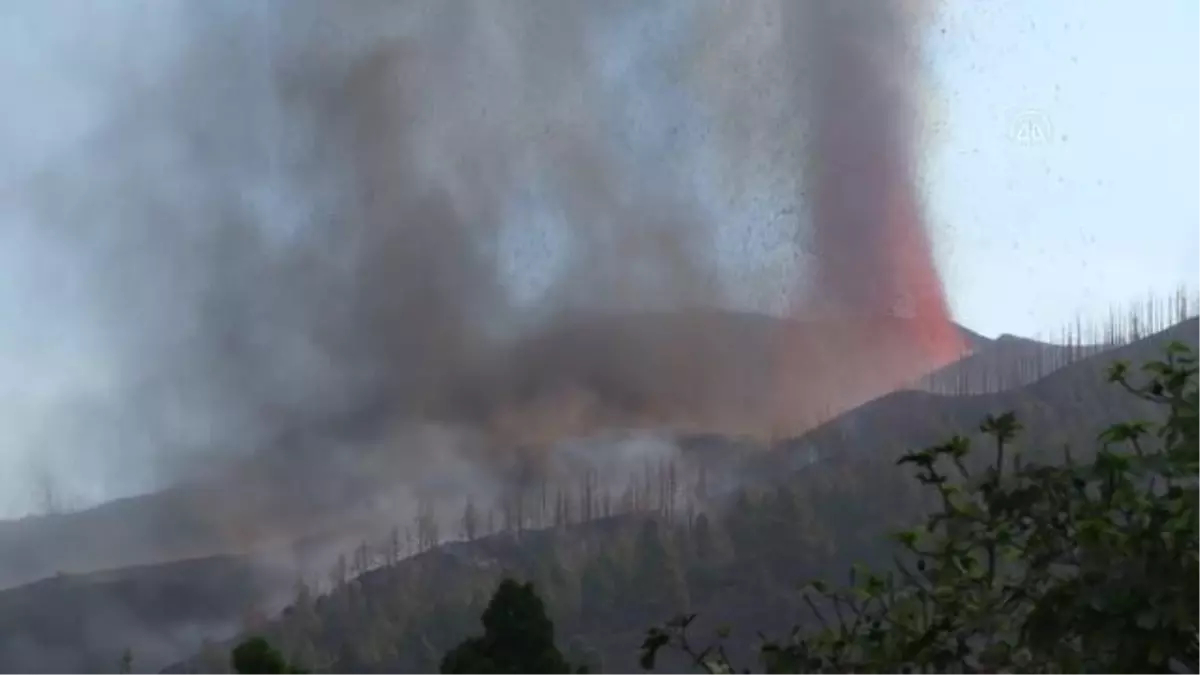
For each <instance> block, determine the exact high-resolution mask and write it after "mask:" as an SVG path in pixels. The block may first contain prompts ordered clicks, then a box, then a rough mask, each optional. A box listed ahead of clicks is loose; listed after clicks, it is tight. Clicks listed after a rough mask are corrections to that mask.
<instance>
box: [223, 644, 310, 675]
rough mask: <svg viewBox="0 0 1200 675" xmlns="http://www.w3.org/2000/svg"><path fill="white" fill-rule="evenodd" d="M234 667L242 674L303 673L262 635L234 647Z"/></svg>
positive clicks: (232, 654)
mask: <svg viewBox="0 0 1200 675" xmlns="http://www.w3.org/2000/svg"><path fill="white" fill-rule="evenodd" d="M230 661H232V663H233V669H234V670H236V671H237V672H238V673H241V674H242V675H250V674H251V673H254V674H255V675H259V674H266V673H303V672H304V671H303V670H300V669H298V668H296V667H295V666H292V665H291V664H289V663H288V662H287V661H286V660H285V659H284V658H283V655H282V654H280V653H279V651H278V650H277V649H275V648H274V647H272V646H271V644H270V643H268V642H267V641H266V640H265V639H263V638H261V637H252V638H249V639H247V640H245V641H244V642H242V643H241V644H239V645H238V646H236V647H234V648H233V652H232V653H231V654H230Z"/></svg>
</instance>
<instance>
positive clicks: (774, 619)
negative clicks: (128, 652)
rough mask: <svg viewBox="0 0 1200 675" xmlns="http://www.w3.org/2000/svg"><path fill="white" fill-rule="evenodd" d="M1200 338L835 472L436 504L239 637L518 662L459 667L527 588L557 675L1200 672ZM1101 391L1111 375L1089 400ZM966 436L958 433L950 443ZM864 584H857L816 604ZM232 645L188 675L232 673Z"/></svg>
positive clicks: (1118, 352) (424, 665)
mask: <svg viewBox="0 0 1200 675" xmlns="http://www.w3.org/2000/svg"><path fill="white" fill-rule="evenodd" d="M1196 328H1197V327H1196V322H1195V320H1194V319H1193V320H1189V321H1187V322H1184V323H1182V324H1178V325H1176V326H1173V327H1171V328H1169V329H1168V330H1166V331H1164V332H1162V333H1160V334H1159V335H1157V336H1156V339H1153V340H1145V339H1142V340H1137V341H1134V340H1125V342H1127V343H1128V344H1127V345H1126V346H1124V347H1120V348H1116V349H1112V350H1109V351H1107V352H1106V354H1105V355H1103V356H1100V357H1095V358H1089V359H1083V360H1081V361H1080V362H1079V363H1075V364H1069V367H1066V366H1064V367H1063V368H1061V372H1058V373H1054V374H1051V375H1049V376H1047V377H1044V378H1042V379H1041V380H1039V383H1038V386H1039V387H1041V390H1040V391H1041V394H1040V395H1039V394H1038V391H1039V390H1038V389H1037V388H1036V387H1024V388H1021V389H1020V390H1018V391H1019V392H1020V396H1018V397H1014V398H1012V399H1001V400H995V399H987V401H988V403H990V404H992V405H993V406H994V405H995V404H997V403H1008V402H1017V403H1020V402H1023V401H1027V400H1032V401H1034V404H1033V405H1032V407H1030V406H1024V409H1023V410H1022V409H1021V408H1022V406H1020V405H1014V406H1012V407H1013V408H1015V409H1016V410H1015V411H1014V412H1001V411H999V410H994V411H993V412H984V413H980V414H978V415H977V416H976V417H974V420H973V422H970V421H961V422H960V421H957V420H959V419H960V417H959V416H956V415H949V416H948V417H947V418H946V419H942V420H939V423H938V425H937V427H936V428H937V430H938V431H940V432H941V433H942V434H943V435H942V436H941V442H938V441H937V440H933V441H930V442H929V443H928V444H926V445H912V444H909V441H910V440H912V439H916V438H917V437H919V436H921V434H922V433H926V432H927V430H917V431H915V432H913V433H908V434H906V433H897V436H898V438H899V439H900V444H901V445H902V446H903V447H906V448H907V450H908V451H907V452H905V451H903V450H902V451H898V452H882V451H879V450H878V449H875V450H873V451H871V452H850V451H848V450H847V451H846V452H841V453H836V454H832V455H829V456H820V457H817V458H815V459H813V460H812V461H811V462H809V463H808V464H807V465H805V466H803V467H801V468H799V469H795V470H792V471H789V472H783V471H774V472H765V473H767V474H770V475H774V476H775V477H776V479H775V480H771V481H768V480H757V481H753V482H748V483H747V484H745V485H743V486H741V487H739V488H738V489H736V490H733V491H730V492H729V493H728V494H724V495H721V496H719V497H718V496H713V495H710V494H707V493H706V490H707V489H709V485H708V480H709V479H708V476H706V474H705V472H704V471H703V470H700V471H697V472H695V473H694V475H689V476H683V475H681V472H680V471H679V469H678V468H677V467H675V466H674V465H672V464H671V463H669V462H663V463H658V464H653V465H647V466H646V467H645V471H644V472H643V473H642V475H640V476H637V477H635V478H634V479H632V480H631V486H630V488H629V490H627V491H626V492H625V493H623V494H621V495H618V496H614V495H610V494H608V493H606V492H598V491H597V490H596V489H595V486H594V484H593V483H592V482H591V481H590V479H587V478H585V479H584V480H582V481H581V483H580V486H579V490H578V491H577V492H576V493H574V494H572V493H567V492H565V491H562V490H554V491H549V490H544V489H540V486H539V488H538V489H534V490H531V491H530V492H529V493H528V494H519V495H518V497H517V498H515V499H514V500H513V501H512V502H511V503H508V504H502V505H500V506H499V507H498V508H493V509H487V510H485V509H481V508H480V507H478V506H477V505H475V504H474V502H472V501H468V502H467V503H466V505H465V507H464V509H463V512H462V514H461V518H460V524H461V532H459V533H457V534H458V536H457V537H455V538H454V539H455V540H452V541H446V540H445V539H446V538H447V537H446V535H445V534H444V533H443V532H442V531H441V530H440V529H439V528H438V526H437V523H438V522H439V521H438V519H437V518H435V517H434V515H433V514H432V513H430V512H429V511H428V510H426V511H422V512H421V514H420V515H419V516H418V518H417V520H416V522H414V523H413V524H412V526H411V527H409V528H405V529H406V530H407V533H406V534H401V533H402V531H403V530H402V529H401V528H400V527H397V528H396V530H395V531H394V533H393V535H392V537H391V539H390V541H389V542H386V543H383V544H379V545H374V546H372V545H369V544H366V543H364V544H363V545H362V546H360V547H359V548H358V549H357V550H356V551H354V552H351V553H350V554H348V555H347V556H343V557H342V559H341V560H340V561H339V563H338V564H337V565H336V566H335V568H334V570H332V572H331V574H330V575H329V578H328V581H327V585H326V586H325V588H324V589H321V588H319V587H318V585H317V584H309V583H305V582H298V583H297V587H296V589H295V598H294V601H293V602H292V603H291V604H290V605H289V606H288V607H287V608H286V609H285V610H284V611H283V613H282V614H281V615H280V616H279V617H278V618H276V619H272V620H265V619H264V618H263V617H262V616H249V617H247V620H246V624H245V626H244V628H245V630H244V631H243V636H248V635H251V636H259V637H261V638H262V639H263V640H265V642H262V643H261V644H260V645H259V646H260V647H262V646H263V645H271V646H272V647H270V648H268V649H269V650H274V649H278V652H274V651H271V652H270V653H271V654H273V655H275V656H278V657H279V658H278V660H277V661H276V662H275V663H276V666H277V667H283V665H286V666H287V667H288V668H291V669H294V670H299V669H303V670H311V671H317V672H325V671H329V672H399V671H403V672H430V671H434V670H438V669H439V668H441V669H443V671H445V672H517V670H512V669H509V670H505V669H504V668H505V667H509V668H516V667H517V666H504V665H496V664H492V665H485V666H481V665H480V664H481V663H482V662H479V661H474V662H472V661H470V659H468V660H467V661H466V663H468V664H469V663H474V664H475V666H474V667H475V668H481V667H487V668H495V669H493V670H479V669H476V670H471V669H469V668H468V666H463V665H462V663H461V660H462V658H467V657H469V656H470V654H475V656H474V657H471V658H476V657H478V658H482V657H480V656H479V654H481V653H482V652H479V651H478V650H479V649H483V647H480V645H483V644H485V643H487V644H491V643H490V642H488V640H489V639H491V638H488V635H490V634H491V633H490V632H486V633H485V635H484V636H483V637H480V638H477V639H476V638H472V639H476V640H477V641H476V642H474V643H470V644H471V645H474V647H470V648H469V649H468V648H466V647H461V648H459V649H456V647H460V643H462V644H463V645H467V644H468V643H465V642H462V641H463V640H464V638H466V637H467V636H469V635H472V634H477V633H478V632H479V629H480V624H479V622H480V618H481V616H483V617H484V623H485V625H487V623H488V620H487V618H486V616H487V610H488V608H489V606H490V603H492V602H499V601H501V600H502V597H501V596H502V595H504V594H503V593H500V592H498V591H497V589H498V588H499V589H501V590H504V589H505V588H508V594H507V596H506V597H509V601H511V602H517V603H518V604H521V603H524V604H523V605H522V606H525V607H526V610H528V606H529V603H530V602H532V601H531V600H529V599H528V598H526V599H524V600H520V599H519V598H520V597H523V596H521V594H520V593H518V592H517V591H515V590H513V588H512V587H511V583H510V584H509V585H508V586H506V585H505V584H504V583H502V582H503V581H504V580H506V579H509V580H517V581H519V582H521V583H525V582H528V583H529V584H531V586H529V587H525V586H519V585H518V588H527V589H528V592H529V593H530V594H533V596H534V598H536V603H533V604H536V605H538V606H539V607H540V606H541V603H544V607H545V616H544V618H545V621H546V623H551V622H552V623H551V625H552V629H551V631H550V633H549V635H551V636H552V640H551V642H553V643H555V644H553V645H551V647H553V649H554V650H556V651H555V653H556V654H559V656H560V657H561V658H559V660H554V659H551V660H550V661H548V662H547V663H554V664H558V665H557V666H555V667H556V668H557V667H565V666H566V665H568V664H570V667H571V668H572V669H577V668H584V669H586V670H588V671H590V672H600V671H625V672H629V671H634V670H637V669H639V668H644V667H646V668H648V667H654V668H657V669H658V670H662V671H667V672H670V671H679V670H684V669H700V670H707V671H709V672H729V671H730V669H740V668H750V669H754V670H768V671H770V672H897V671H900V672H926V671H929V672H995V671H996V670H1020V671H1031V672H1064V671H1071V670H1083V671H1092V670H1098V671H1103V672H1132V671H1135V670H1136V671H1138V672H1147V671H1149V672H1166V671H1171V670H1176V671H1178V670H1179V669H1182V670H1183V671H1185V672H1195V669H1196V665H1197V651H1196V649H1197V648H1196V635H1197V625H1196V606H1195V600H1194V599H1195V598H1196V597H1197V595H1198V590H1197V587H1196V583H1197V579H1198V578H1200V571H1198V570H1197V556H1196V553H1197V541H1196V536H1197V512H1196V481H1195V476H1196V474H1197V463H1196V460H1197V451H1196V448H1197V437H1196V433H1197V412H1196V411H1197V394H1196V365H1195V364H1196V361H1195V358H1194V356H1193V355H1192V353H1191V351H1190V347H1189V346H1185V345H1183V344H1179V342H1175V341H1173V338H1174V337H1180V338H1181V339H1182V341H1183V342H1187V343H1189V345H1190V346H1194V344H1195V334H1196ZM1168 343H1169V344H1170V346H1169V347H1168V346H1167V345H1168ZM1164 348H1165V349H1166V351H1165V355H1164ZM1130 362H1133V363H1137V364H1144V365H1143V366H1141V367H1140V369H1139V368H1131V367H1130V366H1128V365H1127V364H1128V363H1130ZM1114 364H1115V365H1114ZM1096 380H1100V381H1103V380H1107V381H1109V384H1108V385H1106V386H1103V387H1093V388H1094V389H1096V391H1094V392H1092V391H1088V392H1087V393H1088V396H1092V397H1091V398H1089V397H1088V396H1084V395H1083V391H1084V389H1083V388H1081V386H1080V383H1081V382H1094V381H1096ZM1056 381H1057V382H1058V385H1056V384H1055V382H1056ZM1056 386H1057V387H1058V388H1057V389H1056V388H1055V387H1056ZM1047 392H1049V393H1047ZM908 393H909V394H915V392H908ZM902 394H905V392H900V393H899V394H897V395H902ZM1093 395H1094V396H1093ZM1108 396H1112V397H1113V398H1111V399H1110V398H1107V397H1108ZM1064 397H1065V398H1066V399H1067V400H1069V401H1070V403H1071V404H1072V406H1074V412H1075V413H1076V414H1075V419H1072V420H1070V421H1071V423H1072V424H1071V425H1070V428H1069V429H1068V430H1067V433H1065V434H1064V433H1063V430H1062V429H1061V428H1060V429H1053V430H1052V429H1051V428H1050V427H1051V426H1052V425H1042V426H1039V424H1038V419H1037V418H1038V412H1039V407H1043V408H1044V407H1045V405H1047V404H1046V401H1055V400H1059V399H1062V398H1064ZM971 399H972V397H964V398H963V399H962V400H964V401H970V400H971ZM887 400H888V399H887V398H886V397H885V399H883V401H885V402H886V401H887ZM1116 400H1120V401H1123V402H1124V404H1125V405H1124V406H1122V405H1120V404H1117V403H1114V401H1116ZM892 405H894V404H892ZM870 407H871V406H870V404H869V405H868V406H866V407H865V408H868V409H869V408H870ZM1081 410H1085V411H1087V412H1088V413H1089V414H1087V415H1080V414H1079V412H1080V411H1081ZM977 412H979V410H978V409H977V408H974V407H971V406H968V407H966V408H964V409H963V412H961V413H960V414H959V415H969V414H974V413H977ZM1040 412H1041V415H1043V416H1047V417H1049V418H1051V419H1053V420H1055V421H1057V422H1058V423H1059V426H1061V423H1062V422H1063V421H1064V420H1063V418H1062V417H1059V416H1057V415H1056V414H1055V411H1054V410H1053V409H1051V410H1049V412H1047V410H1045V409H1042V410H1041V411H1040ZM868 413H869V410H868ZM860 414H861V411H860ZM1027 414H1028V415H1027ZM1027 417H1030V418H1027ZM981 421H982V422H983V423H982V424H980V422H981ZM1088 421H1090V422H1095V424H1093V425H1091V426H1089V425H1088V424H1086V423H1084V422H1088ZM954 423H957V424H959V427H958V428H959V429H961V432H960V433H961V435H955V436H949V435H947V434H945V431H944V430H945V428H946V425H947V424H954ZM816 434H817V435H818V436H819V435H820V430H819V429H818V430H817V432H816ZM838 437H841V436H838ZM1064 440H1065V441H1068V442H1067V443H1062V442H1060V441H1064ZM889 445H895V444H894V443H892V444H889ZM921 447H924V448H926V449H924V450H914V449H913V448H921ZM972 447H974V448H975V450H974V451H972V450H971V448H972ZM775 468H776V469H778V468H779V467H778V466H776V467H775ZM914 474H915V476H914ZM780 476H783V477H780ZM914 478H915V479H914ZM681 493H682V494H684V495H690V497H685V498H680V499H677V495H679V494H681ZM923 519H924V521H925V526H924V527H919V528H917V529H908V528H911V527H912V526H913V525H914V524H915V523H920V522H922V520H923ZM889 533H892V534H891V535H889ZM410 547H411V548H410ZM410 553H414V554H412V555H410ZM847 572H850V586H849V587H848V588H847V589H845V590H836V589H837V588H838V587H839V584H838V583H833V584H829V585H827V584H826V583H824V582H818V583H815V584H813V585H811V586H808V587H807V591H806V592H801V591H800V590H799V587H800V586H801V585H802V584H804V583H805V582H806V581H807V580H810V579H832V580H836V581H837V582H841V581H842V580H844V579H846V574H847ZM831 589H835V590H831ZM493 593H496V595H495V597H493ZM514 594H515V595H514ZM514 597H516V598H518V600H513V599H512V598H514ZM535 609H536V608H535ZM529 611H533V610H529ZM537 611H540V610H537ZM537 611H533V613H534V614H537ZM540 621H541V619H538V621H534V622H533V623H535V624H537V625H542V624H541V623H539V622H540ZM789 626H790V627H793V628H791V629H790V630H789V629H788V627H789ZM487 630H488V631H493V628H491V627H489V628H488V629H487ZM531 630H532V629H531ZM538 630H539V631H541V633H539V635H542V637H541V638H538V639H540V640H542V641H543V642H545V630H544V628H541V629H538ZM517 632H518V633H519V632H520V631H517ZM535 632H536V631H535ZM243 639H245V638H244V637H243V638H239V640H243ZM509 639H524V638H521V637H520V636H517V637H511V638H509ZM236 642H237V641H233V642H228V643H219V644H218V643H211V644H208V645H206V647H205V648H204V649H203V650H202V652H201V654H199V655H198V656H197V657H195V658H194V659H191V660H189V661H187V662H184V663H181V664H178V665H177V666H175V667H173V668H172V669H171V670H172V671H174V672H225V671H227V670H229V669H230V668H231V667H232V665H233V664H232V662H231V658H230V655H231V652H230V650H231V649H232V647H233V645H234V644H236ZM468 642H469V641H468ZM492 642H494V640H492ZM718 645H719V648H718ZM493 646H494V645H493ZM472 649H475V650H476V651H475V652H472V651H471V650H472ZM452 650H453V652H452ZM476 652H478V653H476ZM450 653H454V654H457V655H458V656H457V657H456V658H459V665H457V666H455V665H454V659H449V657H448V654H450ZM464 654H467V656H463V655H464ZM460 657H461V658H460ZM489 658H491V657H489ZM547 658H549V657H547ZM555 658H558V657H555ZM448 659H449V660H448ZM489 663H490V662H489ZM280 664H283V665H280ZM288 664H291V665H288ZM733 664H737V665H736V666H735V665H733ZM526 665H528V664H526ZM456 667H457V668H459V670H454V668H456ZM462 668H468V669H467V670H463V669H462ZM243 672H249V671H243ZM253 672H284V671H283V670H269V671H265V670H256V671H253ZM521 672H560V670H555V669H550V670H531V671H525V670H521Z"/></svg>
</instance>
